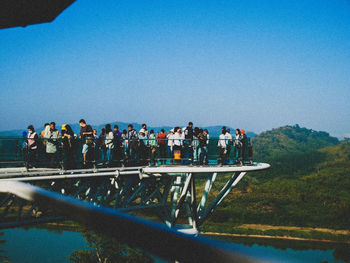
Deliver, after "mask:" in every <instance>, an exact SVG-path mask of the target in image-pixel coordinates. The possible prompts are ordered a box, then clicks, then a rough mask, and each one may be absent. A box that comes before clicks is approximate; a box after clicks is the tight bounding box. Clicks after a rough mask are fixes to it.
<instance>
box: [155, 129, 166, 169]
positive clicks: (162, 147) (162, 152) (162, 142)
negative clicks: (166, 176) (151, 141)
mask: <svg viewBox="0 0 350 263" xmlns="http://www.w3.org/2000/svg"><path fill="white" fill-rule="evenodd" d="M156 138H157V142H158V146H159V157H160V164H165V163H166V160H165V158H166V135H165V131H164V129H161V130H160V133H159V134H157V137H156Z"/></svg>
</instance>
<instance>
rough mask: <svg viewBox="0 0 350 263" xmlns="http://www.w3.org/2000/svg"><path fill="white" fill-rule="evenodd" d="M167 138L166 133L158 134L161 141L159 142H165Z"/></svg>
mask: <svg viewBox="0 0 350 263" xmlns="http://www.w3.org/2000/svg"><path fill="white" fill-rule="evenodd" d="M165 138H166V135H165V133H160V134H158V135H157V140H158V143H159V144H165Z"/></svg>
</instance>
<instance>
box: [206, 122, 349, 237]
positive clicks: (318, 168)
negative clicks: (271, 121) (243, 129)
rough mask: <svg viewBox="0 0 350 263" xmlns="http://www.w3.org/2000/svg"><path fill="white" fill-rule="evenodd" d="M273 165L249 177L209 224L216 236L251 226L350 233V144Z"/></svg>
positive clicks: (296, 155) (289, 157) (286, 158)
mask: <svg viewBox="0 0 350 263" xmlns="http://www.w3.org/2000/svg"><path fill="white" fill-rule="evenodd" d="M282 130H284V128H282ZM285 130H291V128H290V127H286V128H285ZM304 132H306V131H304ZM326 138H328V137H327V136H325V138H324V140H323V143H326V141H327V140H330V138H328V139H326ZM308 140H310V139H308ZM321 141H322V140H321ZM331 142H332V140H330V142H329V143H331ZM320 143H321V142H320ZM334 143H336V141H334ZM312 144H313V143H311V145H312ZM275 152H277V150H276V151H275ZM271 161H272V162H271V163H272V167H271V169H269V170H268V171H266V172H263V173H252V174H250V175H248V176H246V177H245V178H244V179H243V180H242V181H241V182H240V183H239V184H238V189H236V190H234V192H233V193H231V194H230V195H229V196H228V198H226V199H225V201H224V202H223V203H222V205H221V206H220V208H218V210H217V211H215V212H214V214H213V215H212V217H211V218H210V220H209V222H208V226H210V230H211V231H213V230H215V229H217V230H218V231H229V228H232V226H235V225H239V224H247V223H250V224H269V225H282V226H303V227H326V228H333V229H350V220H349V218H350V190H349V189H350V143H349V142H345V141H344V142H342V143H340V144H339V145H336V146H330V147H326V148H323V149H320V150H316V151H313V152H307V153H291V154H287V153H285V154H284V155H283V156H282V157H280V158H274V159H271ZM223 226H226V227H227V228H225V227H223Z"/></svg>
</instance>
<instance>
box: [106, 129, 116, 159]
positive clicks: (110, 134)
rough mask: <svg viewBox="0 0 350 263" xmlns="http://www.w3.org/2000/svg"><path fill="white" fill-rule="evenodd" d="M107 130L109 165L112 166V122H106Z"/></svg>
mask: <svg viewBox="0 0 350 263" xmlns="http://www.w3.org/2000/svg"><path fill="white" fill-rule="evenodd" d="M105 130H106V137H105V145H106V155H107V166H111V163H112V158H113V149H114V144H113V139H114V135H113V131H112V128H111V125H110V124H106V126H105Z"/></svg>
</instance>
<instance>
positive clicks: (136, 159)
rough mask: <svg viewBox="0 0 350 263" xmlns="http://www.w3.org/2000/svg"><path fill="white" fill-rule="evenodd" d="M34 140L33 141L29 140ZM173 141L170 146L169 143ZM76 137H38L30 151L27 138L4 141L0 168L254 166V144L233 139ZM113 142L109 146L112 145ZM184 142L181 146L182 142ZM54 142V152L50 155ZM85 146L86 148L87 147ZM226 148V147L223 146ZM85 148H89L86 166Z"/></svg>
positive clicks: (1, 142)
mask: <svg viewBox="0 0 350 263" xmlns="http://www.w3.org/2000/svg"><path fill="white" fill-rule="evenodd" d="M29 140H30V139H29ZM169 141H170V143H169ZM86 142H87V141H86V140H82V139H80V138H74V139H72V141H71V142H69V143H68V142H67V140H65V139H64V138H61V137H60V138H57V139H48V138H38V139H37V140H36V145H37V147H36V149H35V150H33V149H30V147H29V144H28V139H27V138H0V167H13V166H23V165H25V166H27V167H51V168H58V167H59V168H62V169H76V168H81V167H86V168H88V167H101V166H104V167H106V166H108V167H120V166H138V165H141V166H144V165H165V164H166V165H171V164H183V165H188V164H192V165H216V164H221V165H227V164H240V165H249V164H252V155H253V150H252V145H251V143H250V140H249V138H247V141H246V143H245V144H241V145H235V143H234V141H232V140H227V139H225V140H219V139H210V140H207V141H206V142H205V144H203V142H200V141H199V140H198V139H194V140H185V139H180V140H177V143H178V144H180V145H171V146H170V145H169V144H172V143H174V140H173V141H171V140H168V139H165V140H161V139H137V140H125V139H124V140H123V139H121V140H113V141H112V142H111V140H110V139H99V138H95V139H89V141H88V143H86ZM108 142H109V143H108ZM179 142H180V143H179ZM48 143H50V144H51V145H50V147H51V151H52V149H53V152H52V153H48V152H47V144H48ZM84 144H85V145H86V146H84ZM223 145H224V146H225V147H222V146H223ZM83 147H87V153H86V163H84V162H83V154H82V149H83Z"/></svg>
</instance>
